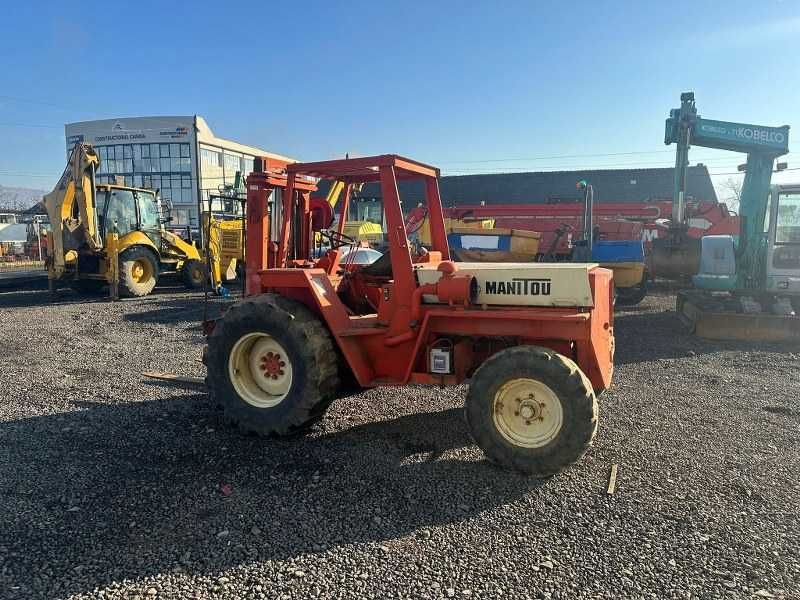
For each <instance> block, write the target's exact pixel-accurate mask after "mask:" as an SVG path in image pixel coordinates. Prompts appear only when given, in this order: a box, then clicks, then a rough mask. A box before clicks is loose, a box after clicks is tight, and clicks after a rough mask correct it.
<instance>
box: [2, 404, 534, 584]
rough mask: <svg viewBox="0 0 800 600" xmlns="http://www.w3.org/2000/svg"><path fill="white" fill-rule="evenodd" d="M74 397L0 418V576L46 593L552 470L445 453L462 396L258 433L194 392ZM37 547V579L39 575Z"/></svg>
mask: <svg viewBox="0 0 800 600" xmlns="http://www.w3.org/2000/svg"><path fill="white" fill-rule="evenodd" d="M341 402H347V399H344V400H341ZM77 406H78V407H79V408H81V409H82V410H78V411H76V412H72V413H66V414H61V415H55V416H43V417H35V418H30V419H25V420H20V421H13V422H7V423H2V424H0V439H2V440H3V445H4V446H5V447H6V448H7V449H8V451H9V452H8V453H7V457H6V458H0V480H4V481H6V482H8V487H7V488H6V489H5V490H4V491H3V494H2V495H0V509H1V510H2V511H3V514H4V518H3V520H2V524H0V539H2V540H3V545H5V546H6V548H5V551H6V552H5V554H6V557H7V560H6V562H5V563H4V568H5V576H6V577H10V580H11V581H10V582H9V584H10V585H15V586H20V588H19V589H20V590H21V591H25V592H27V593H28V594H29V595H28V597H33V596H37V597H40V596H41V597H45V596H48V597H49V596H51V595H53V593H54V590H53V589H52V588H51V587H48V586H49V585H52V582H61V583H59V584H58V585H59V588H58V590H57V592H58V594H57V595H59V596H68V595H70V594H73V593H79V592H85V591H86V590H87V589H94V588H95V587H96V586H100V587H102V586H105V585H108V584H110V583H111V582H113V581H118V580H120V579H123V578H129V579H136V578H142V577H146V576H150V575H157V574H160V573H165V572H168V571H171V570H174V569H176V568H182V569H184V570H185V571H188V572H192V573H198V574H212V575H213V574H214V573H218V572H219V571H222V570H225V569H228V568H231V567H234V566H237V565H240V564H247V563H252V562H255V561H267V560H284V559H291V558H292V557H295V556H298V555H300V554H306V553H318V552H323V551H325V550H326V549H328V548H333V547H337V546H342V545H347V544H354V543H364V542H384V541H388V540H392V539H394V538H398V537H402V536H406V535H409V534H413V533H414V532H416V531H418V530H422V529H425V528H428V527H432V526H437V525H442V524H447V523H451V522H458V521H461V520H464V519H469V518H472V517H474V516H475V515H477V514H479V513H481V512H482V511H485V510H488V509H491V508H493V507H495V506H497V505H501V504H505V503H509V502H513V501H514V500H516V499H518V498H520V497H522V496H523V495H525V494H526V493H528V492H531V491H532V490H535V489H537V488H538V487H540V486H542V485H546V483H547V482H546V481H540V480H534V479H530V478H525V477H522V476H518V475H515V474H513V473H509V472H507V471H504V470H501V469H499V468H496V467H494V466H493V465H491V464H490V463H488V462H487V461H485V460H481V461H477V462H476V461H474V460H471V459H464V460H462V459H460V458H459V457H452V456H448V457H447V458H443V457H442V455H443V454H444V453H449V454H450V455H452V454H459V452H458V451H459V449H460V448H463V447H465V446H468V445H471V444H472V441H471V439H470V437H469V435H468V432H467V429H466V424H465V423H464V422H463V419H462V417H461V410H460V409H450V410H444V411H440V412H433V413H426V414H412V415H407V416H401V417H397V418H391V419H388V420H385V421H380V422H373V423H366V424H362V425H357V426H354V427H352V428H350V429H345V430H339V431H336V432H333V433H325V432H324V431H316V432H314V433H313V434H311V435H308V436H297V437H294V438H290V439H286V438H281V439H268V440H265V439H260V438H255V437H252V436H245V435H242V434H240V433H239V432H238V431H236V430H234V429H232V428H230V427H228V426H227V425H225V424H224V423H223V422H222V418H221V415H220V414H219V413H218V412H217V411H215V410H213V409H211V408H210V407H209V406H208V405H207V401H206V400H205V397H204V396H202V395H198V394H187V395H181V396H176V397H174V398H171V399H168V400H160V401H149V402H141V403H133V404H129V405H122V406H108V405H104V404H94V403H79V404H77ZM156 441H157V442H156ZM165 449H166V450H165ZM42 457H48V458H45V459H43V458H42ZM55 457H57V458H55ZM12 482H14V483H12ZM222 484H228V485H230V486H231V493H230V494H226V493H223V492H221V485H222ZM365 489H367V490H372V491H371V493H370V494H369V495H366V496H365V495H364V492H363V491H364V490H365ZM43 524H46V526H43ZM423 533H424V534H425V535H426V536H427V535H429V533H428V532H420V534H423ZM33 557H36V558H33ZM42 557H47V558H46V559H47V561H48V563H47V571H48V574H49V577H48V578H47V580H42V579H40V578H38V577H37V576H36V575H35V573H36V572H37V571H38V570H40V568H41V565H40V561H42V560H43V559H42ZM76 565H84V566H83V567H81V568H83V569H84V570H83V571H81V577H80V578H79V579H78V581H79V583H78V582H75V579H73V578H72V577H71V576H72V575H73V570H74V569H75V567H76ZM0 579H2V578H0ZM47 582H51V583H50V584H48V583H47Z"/></svg>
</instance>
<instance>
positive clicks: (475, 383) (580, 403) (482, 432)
mask: <svg viewBox="0 0 800 600" xmlns="http://www.w3.org/2000/svg"><path fill="white" fill-rule="evenodd" d="M466 417H467V423H468V425H469V428H470V431H471V433H472V436H473V438H474V439H475V441H476V442H477V444H478V446H480V448H481V449H482V450H483V452H484V454H486V456H487V458H489V459H490V460H491V461H493V462H495V463H497V464H499V465H501V466H503V467H506V468H509V469H514V470H516V471H521V472H523V473H525V474H528V475H534V476H536V477H549V476H551V475H555V474H556V473H558V472H560V471H562V470H563V469H565V468H566V467H568V466H569V465H571V464H573V463H575V462H576V461H577V460H578V459H579V458H580V457H581V456H583V454H584V453H585V452H586V451H587V450H588V448H589V446H590V445H591V443H592V440H593V439H594V435H595V432H596V431H597V398H596V397H595V394H594V390H593V388H592V384H591V382H590V381H589V380H588V378H587V377H586V375H584V373H583V372H582V371H581V370H580V368H579V367H578V365H576V364H575V363H574V362H573V361H571V360H570V359H568V358H567V357H565V356H562V355H561V354H559V353H557V352H554V351H552V350H549V349H547V348H541V347H539V346H516V347H514V348H507V349H505V350H502V351H500V352H498V353H497V354H495V355H494V356H492V357H490V358H489V359H488V360H487V361H486V362H484V363H483V364H482V365H481V366H480V367H479V368H478V370H477V371H476V372H475V375H474V376H473V378H472V382H471V384H470V387H469V392H468V393H467V400H466Z"/></svg>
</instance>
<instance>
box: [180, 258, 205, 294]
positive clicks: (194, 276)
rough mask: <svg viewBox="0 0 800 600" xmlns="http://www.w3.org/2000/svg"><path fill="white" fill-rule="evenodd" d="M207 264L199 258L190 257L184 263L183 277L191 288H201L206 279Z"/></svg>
mask: <svg viewBox="0 0 800 600" xmlns="http://www.w3.org/2000/svg"><path fill="white" fill-rule="evenodd" d="M206 273H207V271H206V266H205V265H204V264H203V263H202V262H201V261H199V260H195V259H190V260H187V261H186V262H184V263H183V267H182V268H181V279H183V285H185V286H186V287H187V288H188V289H190V290H199V289H201V288H202V287H203V283H204V282H205V280H206Z"/></svg>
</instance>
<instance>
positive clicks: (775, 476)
mask: <svg viewBox="0 0 800 600" xmlns="http://www.w3.org/2000/svg"><path fill="white" fill-rule="evenodd" d="M226 302H228V301H225V300H216V299H215V300H213V301H212V303H211V306H210V313H211V314H216V312H217V311H219V309H220V308H221V307H222V306H223V305H224V304H225V303H226ZM674 302H675V298H674V293H673V290H672V289H670V288H668V287H665V286H656V288H655V290H654V293H653V295H652V296H650V297H648V298H647V299H645V301H644V302H643V303H642V304H641V305H640V306H637V307H632V308H630V309H624V310H619V311H618V312H617V314H616V317H615V322H614V328H615V333H616V336H617V345H616V359H615V364H616V369H615V375H614V385H613V387H612V388H611V389H610V390H609V391H608V392H606V393H605V394H603V396H601V397H600V399H599V404H600V426H599V431H598V434H597V438H596V441H595V444H594V446H593V447H592V449H591V450H590V451H589V452H588V454H587V455H586V456H585V457H584V458H583V459H582V460H581V461H580V462H579V463H578V464H577V465H575V466H574V467H572V468H570V469H569V470H567V471H566V472H565V473H563V474H561V475H558V476H556V477H552V478H550V479H547V480H544V481H539V480H535V479H531V478H527V477H522V476H520V475H518V474H516V473H512V472H508V471H505V470H502V469H499V468H497V467H495V466H493V465H492V464H490V463H488V462H487V461H486V460H485V458H484V457H483V455H482V453H481V452H480V450H479V449H478V448H477V447H476V446H475V445H474V443H473V442H472V440H471V439H470V437H469V434H468V431H467V428H466V425H465V423H464V421H463V402H464V394H465V391H466V386H458V387H454V388H444V389H440V388H438V387H420V386H408V387H404V388H387V389H380V390H366V391H363V392H360V393H357V394H354V395H351V396H347V397H344V398H341V399H339V400H337V401H336V402H334V403H333V405H332V406H331V408H330V409H329V411H328V413H327V414H326V415H325V418H324V419H323V420H322V422H321V423H320V425H318V426H317V427H316V428H315V429H313V430H312V431H310V432H309V433H308V434H306V435H303V436H297V437H292V438H287V439H280V438H278V439H260V438H256V437H252V436H247V435H242V434H241V433H239V432H238V431H237V430H236V429H235V428H233V427H231V426H229V425H228V424H227V423H226V422H225V420H224V418H223V416H222V414H221V412H220V411H219V409H218V408H217V407H215V406H212V405H211V404H210V403H209V402H208V400H207V397H206V395H205V394H204V393H203V391H202V390H199V389H196V388H191V387H183V386H180V385H174V384H166V383H162V382H154V381H148V380H146V379H145V378H144V377H142V375H141V373H142V372H143V371H167V372H173V373H177V374H181V375H188V376H195V377H202V376H204V374H205V372H204V367H203V365H202V364H201V363H200V362H199V359H200V356H201V351H202V346H203V343H204V342H203V337H202V333H201V331H200V328H199V321H200V319H201V318H202V314H203V306H202V294H197V293H186V292H183V291H182V290H181V289H179V288H177V287H176V288H174V289H169V288H167V289H165V290H162V291H159V292H158V293H157V294H155V295H153V296H151V297H148V298H143V299H134V300H123V301H121V302H117V303H110V302H106V301H103V300H91V299H87V298H81V297H79V296H76V295H74V294H71V293H69V292H64V294H63V295H62V296H61V297H60V299H59V300H58V301H57V302H55V303H53V302H51V301H50V300H49V298H48V296H47V294H46V292H44V291H11V292H0V348H3V360H2V361H0V381H2V382H3V384H4V385H3V394H2V399H0V448H2V451H0V482H2V489H1V490H0V514H1V515H3V517H2V519H0V598H2V599H3V600H7V599H8V600H27V599H28V598H46V599H51V598H52V599H58V600H67V599H69V600H85V599H99V598H107V599H113V600H135V599H137V598H138V600H142V599H144V598H148V599H149V598H153V597H158V598H176V599H178V598H180V599H183V598H195V599H197V600H208V599H214V600H216V599H222V598H245V599H254V600H255V599H261V598H287V599H292V600H293V599H296V598H313V597H318V598H331V597H337V598H407V597H414V598H417V597H418V598H441V597H447V598H454V597H462V596H463V592H464V591H466V590H469V591H471V592H472V596H471V597H472V598H481V599H488V598H497V597H504V598H553V599H555V598H561V599H566V598H569V599H577V600H580V599H589V598H592V599H594V598H601V599H611V598H620V597H625V598H656V599H661V598H665V599H666V598H669V599H672V598H675V599H688V598H698V599H704V598H743V599H744V598H754V597H755V598H778V599H783V598H787V599H788V598H800V520H798V519H797V518H796V514H797V507H798V506H800V480H798V477H797V466H798V464H800V436H798V435H797V433H798V428H799V427H800V408H798V404H797V381H798V378H799V377H800V345H798V344H752V343H751V344H746V343H734V342H710V341H704V340H700V339H698V338H695V337H692V336H689V335H687V334H686V333H685V332H684V331H683V330H682V329H681V327H680V326H679V324H678V321H677V318H676V316H675V313H674ZM765 388H766V389H765ZM612 464H617V465H618V469H619V470H618V473H619V476H618V480H617V490H616V492H615V494H614V495H612V496H608V495H607V494H606V493H605V491H606V487H607V484H608V473H609V468H610V466H611V465H612ZM220 482H225V483H226V484H229V485H230V486H231V488H232V489H233V490H234V493H233V494H232V495H230V496H227V497H226V496H224V495H223V494H221V493H220ZM73 508H74V509H77V510H70V509H73ZM373 517H375V520H374V521H373ZM220 534H221V535H220ZM671 561H672V562H671ZM547 563H551V566H547ZM537 565H541V568H540V567H539V566H537ZM297 573H302V574H303V575H304V576H303V577H300V576H298V575H297ZM361 575H366V576H367V579H366V580H365V579H362V578H361ZM435 584H436V585H435Z"/></svg>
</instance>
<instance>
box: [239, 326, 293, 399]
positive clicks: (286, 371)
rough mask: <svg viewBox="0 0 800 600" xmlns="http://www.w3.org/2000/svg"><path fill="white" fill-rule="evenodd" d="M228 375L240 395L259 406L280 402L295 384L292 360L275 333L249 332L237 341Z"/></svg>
mask: <svg viewBox="0 0 800 600" xmlns="http://www.w3.org/2000/svg"><path fill="white" fill-rule="evenodd" d="M228 374H229V376H230V379H231V383H232V384H233V388H234V389H235V390H236V393H237V394H239V397H240V398H241V399H242V400H244V401H245V402H247V403H248V404H250V405H252V406H255V407H256V408H272V407H274V406H277V405H278V404H280V403H281V402H282V401H283V399H284V398H286V395H287V394H288V393H289V390H290V389H291V387H292V363H291V361H290V360H289V356H288V354H287V352H286V349H285V348H284V347H283V346H281V345H280V344H279V343H278V342H277V341H276V340H275V338H273V337H272V336H271V335H268V334H266V333H261V332H254V333H248V334H247V335H244V336H242V337H241V338H239V340H238V341H237V342H236V343H235V344H234V346H233V349H232V350H231V353H230V356H229V357H228Z"/></svg>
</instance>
